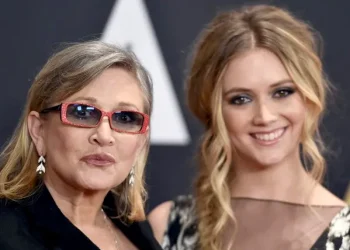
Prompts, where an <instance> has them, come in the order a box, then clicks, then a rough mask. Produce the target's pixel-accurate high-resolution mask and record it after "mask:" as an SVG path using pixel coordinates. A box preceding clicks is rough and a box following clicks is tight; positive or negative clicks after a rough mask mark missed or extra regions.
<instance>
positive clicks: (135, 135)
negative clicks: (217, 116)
mask: <svg viewBox="0 0 350 250" xmlns="http://www.w3.org/2000/svg"><path fill="white" fill-rule="evenodd" d="M151 110H152V86H151V81H150V78H149V76H148V74H147V72H146V70H145V69H144V68H143V67H142V66H141V65H140V63H139V62H138V61H137V59H136V58H135V57H134V56H133V55H132V54H131V53H129V52H126V51H124V50H122V49H120V48H117V47H115V46H112V45H108V44H105V43H102V42H99V41H90V42H84V43H78V44H74V45H71V46H69V47H67V48H66V49H64V50H62V51H60V52H58V53H57V54H55V55H53V56H52V57H51V58H50V59H49V60H48V62H47V63H46V64H45V66H44V67H43V69H42V70H41V71H40V72H39V74H38V75H37V77H36V78H35V81H34V83H33V85H32V86H31V88H30V90H29V94H28V100H27V104H26V107H25V110H24V113H23V116H22V118H21V120H20V124H19V126H18V128H17V130H16V131H15V133H14V135H13V137H12V139H11V140H10V141H9V143H8V145H7V146H6V147H5V149H4V151H3V152H2V154H1V172H0V198H1V202H0V209H1V210H0V221H1V223H0V249H2V250H8V249H11V250H15V249H64V250H66V249H67V250H68V249H75V250H76V249H84V250H88V249H119V250H120V249H159V245H158V243H157V242H156V241H155V240H154V238H153V237H152V234H151V230H150V227H149V225H148V224H147V223H146V222H145V221H144V218H145V214H144V208H143V204H144V198H145V190H144V186H143V174H144V168H145V162H146V158H147V155H148V149H149V116H150V114H151Z"/></svg>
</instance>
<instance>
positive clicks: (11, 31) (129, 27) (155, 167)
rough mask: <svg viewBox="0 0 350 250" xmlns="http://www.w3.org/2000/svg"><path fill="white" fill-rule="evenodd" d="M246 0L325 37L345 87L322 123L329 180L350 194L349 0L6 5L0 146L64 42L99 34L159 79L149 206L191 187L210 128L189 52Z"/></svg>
mask: <svg viewBox="0 0 350 250" xmlns="http://www.w3.org/2000/svg"><path fill="white" fill-rule="evenodd" d="M243 3H272V4H275V5H279V6H282V7H287V8H288V9H289V10H291V11H292V12H293V13H294V14H296V15H297V16H299V17H301V18H303V19H305V20H308V21H309V22H310V23H311V24H312V25H313V26H314V27H315V28H316V29H317V30H318V31H319V32H320V33H321V34H322V36H323V38H324V49H325V53H324V63H325V67H326V71H327V73H328V75H329V76H330V80H331V81H332V83H333V84H334V85H335V86H336V88H337V91H336V92H335V94H334V96H333V98H332V100H331V107H330V109H329V111H328V112H327V116H326V118H325V120H324V122H323V123H322V128H323V133H324V135H325V139H326V142H327V146H328V147H329V148H330V149H331V151H330V152H331V153H329V154H328V155H327V161H328V172H327V177H326V182H325V185H326V186H328V187H329V188H330V189H331V190H332V191H333V192H334V193H335V194H336V195H337V196H339V197H341V198H345V196H346V190H347V187H348V183H349V179H350V168H349V167H348V164H349V162H350V154H349V153H348V152H350V142H349V140H348V138H349V137H350V132H349V127H350V126H349V125H350V118H349V117H348V116H347V112H348V106H349V104H350V100H349V98H348V96H349V95H350V86H349V84H348V79H349V78H348V72H347V70H348V68H347V67H348V66H349V62H348V58H349V44H350V35H349V33H348V32H347V30H348V29H347V28H348V25H349V24H350V15H348V12H347V10H349V9H350V2H349V1H348V0H342V1H341V0H338V1H319V0H308V1H305V0H285V1H282V0H281V1H247V0H245V1H238V0H190V1H189V0H176V1H160V0H150V1H142V0H118V1H115V0H103V1H101V0H74V1H70V0H60V1H53V0H52V1H47V0H31V1H20V0H12V1H2V2H1V3H0V25H1V33H2V37H3V38H2V39H1V40H0V50H1V57H0V73H1V87H2V88H1V98H0V112H1V115H2V118H1V121H2V122H1V123H0V143H1V144H4V143H5V141H6V140H7V139H8V138H9V137H10V135H11V133H12V132H13V130H14V128H15V126H16V124H17V121H18V118H19V117H20V114H21V111H22V107H23V105H24V102H25V98H26V93H27V90H28V88H29V86H30V84H31V82H32V80H33V78H34V76H35V75H36V73H37V72H38V71H39V70H40V68H41V67H42V66H43V64H44V63H45V62H46V60H47V58H48V57H49V56H50V55H51V54H52V51H53V50H54V49H56V48H57V47H58V45H59V44H60V43H61V42H76V41H83V40H88V39H92V38H95V39H102V40H104V41H107V42H111V43H118V44H120V45H122V46H125V47H127V48H129V49H132V50H133V51H134V52H135V53H136V54H137V55H138V57H139V58H140V60H141V61H142V62H143V63H144V64H145V66H146V68H147V69H148V70H149V71H150V72H151V75H152V77H153V80H154V91H155V109H154V113H153V117H152V130H151V132H152V137H151V140H152V147H151V154H150V158H149V163H148V167H147V183H148V189H149V197H150V199H149V203H148V209H151V208H153V207H154V206H155V205H157V204H159V203H160V202H162V201H165V200H168V199H171V198H173V197H174V196H176V195H178V194H183V193H188V192H190V191H191V182H192V179H193V176H194V173H195V164H194V160H193V155H194V153H195V151H196V147H197V144H198V143H197V141H198V138H199V136H200V133H201V126H200V125H199V123H198V122H197V121H196V120H195V119H194V118H193V117H192V116H191V114H190V113H189V112H188V110H187V108H186V106H185V103H184V93H183V79H184V76H185V70H186V65H187V58H188V55H189V52H190V51H191V46H192V45H193V42H194V40H195V38H196V37H197V35H198V33H199V32H200V30H201V29H202V28H203V26H204V24H206V23H208V22H209V21H210V19H212V18H213V16H214V15H215V14H216V13H217V12H218V11H220V10H225V9H228V8H232V7H236V6H239V5H241V4H243Z"/></svg>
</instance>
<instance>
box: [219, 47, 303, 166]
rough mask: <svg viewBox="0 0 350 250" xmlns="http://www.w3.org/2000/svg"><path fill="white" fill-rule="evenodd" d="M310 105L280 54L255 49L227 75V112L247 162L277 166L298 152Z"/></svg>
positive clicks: (241, 155)
mask: <svg viewBox="0 0 350 250" xmlns="http://www.w3.org/2000/svg"><path fill="white" fill-rule="evenodd" d="M305 116H306V106H305V104H304V101H303V99H302V96H301V94H300V93H299V91H298V90H297V88H296V85H295V83H293V81H292V79H291V77H290V76H289V74H288V73H287V71H286V69H285V67H284V66H283V64H282V63H281V61H280V60H279V58H278V57H277V56H276V55H275V54H273V53H272V52H270V51H268V50H266V49H259V48H257V49H253V50H250V51H248V52H246V53H244V54H242V55H241V56H239V57H238V58H235V59H233V60H232V61H231V62H230V63H229V64H228V67H227V71H226V72H225V73H224V75H223V117H224V120H225V124H226V127H227V130H228V133H229V136H230V140H231V144H232V147H233V148H234V149H235V151H236V152H237V155H235V157H239V158H240V159H242V160H243V162H246V163H252V164H253V165H257V166H273V165H277V164H280V163H282V162H283V161H285V160H287V159H294V160H295V159H297V158H299V150H298V149H299V143H300V135H301V131H302V127H303V123H304V120H305Z"/></svg>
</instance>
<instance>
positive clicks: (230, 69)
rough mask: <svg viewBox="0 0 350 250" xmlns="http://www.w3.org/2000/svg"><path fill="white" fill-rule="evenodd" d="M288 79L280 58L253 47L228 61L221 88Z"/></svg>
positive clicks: (265, 83)
mask: <svg viewBox="0 0 350 250" xmlns="http://www.w3.org/2000/svg"><path fill="white" fill-rule="evenodd" d="M285 79H290V76H289V74H288V72H287V70H286V69H285V67H284V65H283V64H282V62H281V61H280V59H279V58H278V57H277V56H276V55H275V54H274V53H272V52H270V51H269V50H267V49H262V48H255V49H253V50H249V51H247V52H244V53H243V54H241V55H239V56H238V57H236V58H234V59H233V60H232V61H230V62H229V63H228V65H227V68H226V71H225V72H224V74H223V78H222V83H223V89H224V91H225V90H228V89H230V88H233V87H238V88H252V89H254V88H259V87H266V86H269V85H272V84H274V83H276V82H279V81H281V80H285Z"/></svg>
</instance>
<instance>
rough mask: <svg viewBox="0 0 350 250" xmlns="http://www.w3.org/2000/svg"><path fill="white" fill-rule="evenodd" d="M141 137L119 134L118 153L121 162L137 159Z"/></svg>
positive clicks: (117, 140)
mask: <svg viewBox="0 0 350 250" xmlns="http://www.w3.org/2000/svg"><path fill="white" fill-rule="evenodd" d="M140 139H141V138H140V135H129V134H119V135H118V136H117V137H116V152H117V154H118V159H119V160H120V161H130V160H132V161H133V160H134V158H135V157H137V155H136V154H137V152H138V149H139V146H140Z"/></svg>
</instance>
